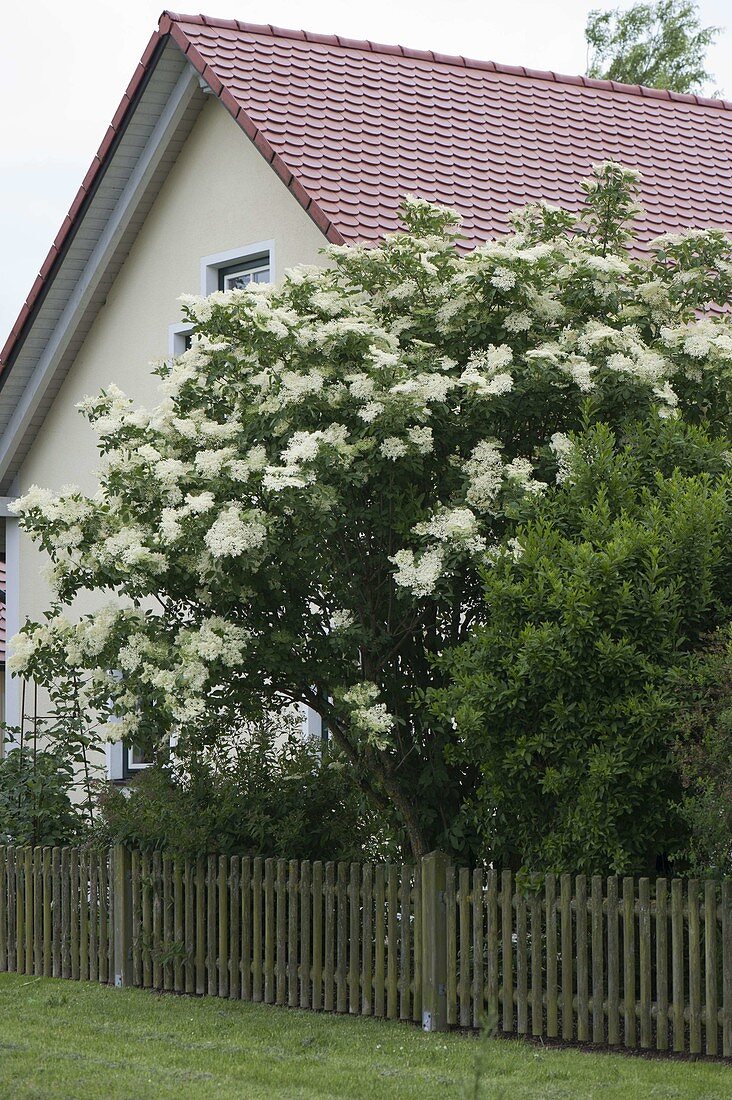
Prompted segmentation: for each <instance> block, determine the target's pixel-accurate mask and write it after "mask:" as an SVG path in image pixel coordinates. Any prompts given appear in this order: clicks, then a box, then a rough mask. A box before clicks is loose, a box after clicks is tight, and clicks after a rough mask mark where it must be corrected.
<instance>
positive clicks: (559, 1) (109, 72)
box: [0, 0, 732, 346]
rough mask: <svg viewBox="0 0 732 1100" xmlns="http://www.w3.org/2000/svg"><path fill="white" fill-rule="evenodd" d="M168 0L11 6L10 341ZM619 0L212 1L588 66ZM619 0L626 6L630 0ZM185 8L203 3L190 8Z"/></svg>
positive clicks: (718, 10) (5, 39)
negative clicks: (599, 12) (602, 14)
mask: <svg viewBox="0 0 732 1100" xmlns="http://www.w3.org/2000/svg"><path fill="white" fill-rule="evenodd" d="M162 2H163V0H65V2H64V0H32V2H31V0H25V2H17V0H16V2H15V3H12V4H10V3H9V4H7V5H4V9H3V16H2V24H3V32H2V42H1V43H0V104H1V105H2V106H1V107H0V346H2V344H3V343H4V342H5V337H6V335H7V333H8V331H9V329H10V327H11V326H12V324H13V321H14V320H15V317H16V316H17V313H18V310H19V309H20V306H21V305H22V303H23V301H24V299H25V297H26V296H27V294H28V291H29V290H30V287H31V284H32V283H33V280H34V279H35V277H36V274H37V272H38V269H39V267H40V265H41V264H42V262H43V260H44V259H45V256H46V253H47V251H48V248H49V246H50V244H51V242H52V241H53V238H54V237H55V235H56V233H57V231H58V228H59V226H60V224H61V222H62V221H63V219H64V217H65V215H66V212H67V210H68V208H69V206H70V205H71V201H72V199H73V197H74V195H75V194H76V191H77V189H78V186H79V184H80V182H81V180H82V179H83V177H84V175H85V173H86V170H87V168H88V167H89V163H90V161H91V159H92V157H93V156H94V153H95V152H96V150H97V148H98V146H99V143H100V141H101V139H102V137H103V135H104V132H105V130H106V128H107V126H108V124H109V121H110V119H111V118H112V116H113V114H114V112H115V110H116V108H117V105H118V103H119V101H120V99H121V97H122V93H123V91H124V89H125V88H126V86H127V84H128V82H129V80H130V77H131V76H132V73H133V71H134V68H135V65H136V64H137V61H138V60H139V58H140V55H141V54H142V51H143V50H144V48H145V46H146V44H147V41H148V39H149V37H150V35H151V34H152V32H153V31H154V30H155V27H156V25H157V21H158V18H159V15H160V10H161V9H160V5H161V3H162ZM616 5H617V0H608V2H607V3H604V2H603V0H594V2H593V0H512V2H510V3H507V2H506V0H449V2H448V3H445V2H444V0H440V2H439V3H438V2H437V0H369V2H368V3H365V4H358V3H354V2H352V0H349V2H347V3H346V2H344V0H266V2H263V0H260V3H257V4H253V3H252V4H250V3H247V2H246V0H234V2H231V0H210V3H209V2H208V0H206V3H205V5H204V10H205V12H206V14H208V15H215V16H222V17H225V18H232V17H233V18H239V19H246V20H248V21H249V22H252V23H273V24H275V25H278V26H282V27H298V28H299V27H304V28H305V29H307V30H314V31H322V32H326V33H333V34H343V35H345V36H348V37H351V38H370V39H372V40H374V41H377V42H390V43H391V42H398V43H400V44H402V45H408V46H414V47H417V48H422V49H434V50H436V51H439V52H442V53H455V54H464V55H466V56H468V57H478V58H484V59H490V60H492V61H501V62H504V63H507V64H519V65H528V66H530V67H533V68H537V69H554V70H555V71H557V72H564V73H580V72H583V71H584V69H585V65H586V54H585V42H584V27H585V22H586V19H587V13H588V11H589V10H590V9H591V8H593V7H612V6H616ZM621 6H623V7H628V6H629V0H622V2H621ZM699 6H700V11H701V15H702V18H703V20H704V23H705V25H707V24H716V25H719V26H725V23H729V30H728V31H727V32H724V33H723V34H722V35H721V36H720V39H719V42H718V45H717V46H715V47H714V49H713V50H712V52H711V54H710V58H709V63H710V69H711V71H712V72H713V73H714V74H715V77H716V81H715V85H714V87H715V88H717V89H720V90H722V91H723V92H724V93H726V95H727V97H729V98H732V5H731V4H730V0H701V3H700V5H699ZM186 10H191V9H190V8H187V9H186Z"/></svg>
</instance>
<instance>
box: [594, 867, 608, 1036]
mask: <svg viewBox="0 0 732 1100" xmlns="http://www.w3.org/2000/svg"><path fill="white" fill-rule="evenodd" d="M591 910H592V920H591V926H590V927H591V932H592V1042H593V1043H602V1042H603V1040H604V1038H605V1010H604V1007H603V1006H604V1003H605V961H604V950H603V948H604V939H605V937H604V931H605V929H604V924H605V922H604V919H603V906H602V879H601V878H600V876H599V875H593V876H592V894H591Z"/></svg>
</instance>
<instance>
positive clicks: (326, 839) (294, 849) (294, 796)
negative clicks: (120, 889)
mask: <svg viewBox="0 0 732 1100" xmlns="http://www.w3.org/2000/svg"><path fill="white" fill-rule="evenodd" d="M94 840H95V842H97V843H104V844H111V843H117V842H123V843H126V844H129V845H130V846H132V847H137V848H140V849H143V850H150V849H164V850H167V851H169V852H174V853H177V854H180V855H184V856H188V857H196V856H199V855H205V854H207V853H211V852H220V853H223V854H226V855H233V854H252V855H266V856H282V857H285V856H286V857H289V858H293V859H356V858H359V857H363V856H365V855H374V854H378V853H379V852H382V851H386V850H388V849H389V838H388V836H387V835H386V834H385V833H384V830H383V826H382V824H381V823H380V822H379V821H378V820H377V818H376V815H375V814H374V812H373V810H371V809H370V808H369V807H368V806H367V804H366V803H365V801H364V799H363V798H362V797H361V796H360V794H359V792H358V790H357V788H356V787H355V786H354V784H353V781H352V779H351V778H350V776H349V775H348V774H347V772H346V771H345V769H344V766H343V763H342V761H341V760H340V758H339V756H338V754H337V753H335V752H330V751H328V750H326V752H325V755H324V756H323V758H322V759H321V751H320V746H319V745H317V744H314V743H312V742H303V740H302V738H301V736H300V734H299V732H295V731H290V732H287V733H285V734H284V735H282V733H281V727H280V726H278V725H276V724H274V725H267V724H265V725H263V726H260V727H258V728H257V729H256V730H254V731H253V732H251V733H250V734H249V735H247V736H246V737H240V736H239V737H238V736H233V735H230V736H229V737H228V738H224V737H219V738H218V739H217V742H216V746H215V748H209V749H205V750H203V749H199V750H196V751H194V750H190V751H185V750H179V751H178V752H177V758H176V761H175V762H174V763H172V764H171V763H168V764H166V763H159V764H156V765H154V766H153V767H150V768H148V769H146V770H145V771H143V772H141V773H140V774H139V775H138V776H137V777H136V779H135V780H134V781H133V783H132V784H131V786H130V787H129V788H128V789H126V790H122V789H120V788H117V787H114V786H112V785H111V784H109V785H106V786H105V787H104V789H103V791H102V793H101V795H100V798H99V802H98V823H97V826H96V828H95V831H94Z"/></svg>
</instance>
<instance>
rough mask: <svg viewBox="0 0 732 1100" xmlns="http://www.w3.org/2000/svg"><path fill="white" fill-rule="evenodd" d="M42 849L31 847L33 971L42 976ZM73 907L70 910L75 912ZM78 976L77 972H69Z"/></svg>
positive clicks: (71, 975) (72, 975) (70, 975)
mask: <svg viewBox="0 0 732 1100" xmlns="http://www.w3.org/2000/svg"><path fill="white" fill-rule="evenodd" d="M42 860H43V851H42V849H41V848H38V847H36V848H34V849H33V973H34V974H35V975H36V976H38V977H42V976H43V864H42ZM76 911H77V910H76V909H75V908H73V909H72V912H76ZM69 977H76V978H78V974H76V975H74V974H69Z"/></svg>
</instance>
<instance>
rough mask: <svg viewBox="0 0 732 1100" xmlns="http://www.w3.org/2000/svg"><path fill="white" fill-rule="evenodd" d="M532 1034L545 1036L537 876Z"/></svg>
mask: <svg viewBox="0 0 732 1100" xmlns="http://www.w3.org/2000/svg"><path fill="white" fill-rule="evenodd" d="M529 912H530V914H531V1034H532V1035H535V1036H536V1037H537V1038H538V1037H540V1036H541V1035H543V1034H544V1012H543V995H542V970H541V956H542V939H543V936H542V922H541V917H542V912H541V883H540V881H539V879H538V877H537V876H533V877H532V879H531V897H530V901H529Z"/></svg>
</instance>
